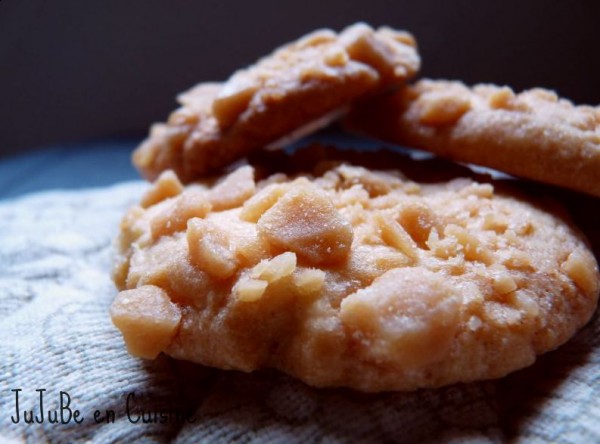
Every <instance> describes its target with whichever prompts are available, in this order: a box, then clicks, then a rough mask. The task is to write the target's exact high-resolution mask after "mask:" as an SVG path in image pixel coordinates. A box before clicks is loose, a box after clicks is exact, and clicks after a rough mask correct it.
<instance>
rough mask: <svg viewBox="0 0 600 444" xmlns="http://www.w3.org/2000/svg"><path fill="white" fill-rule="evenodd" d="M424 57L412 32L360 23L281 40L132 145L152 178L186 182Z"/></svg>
mask: <svg viewBox="0 0 600 444" xmlns="http://www.w3.org/2000/svg"><path fill="white" fill-rule="evenodd" d="M419 65H420V59H419V55H418V53H417V50H416V43H415V41H414V39H413V37H412V36H411V35H410V34H408V33H406V32H401V31H395V30H393V29H390V28H385V27H383V28H379V29H377V30H374V29H372V28H371V27H369V26H368V25H366V24H363V23H358V24H355V25H352V26H350V27H348V28H346V29H344V30H343V31H342V32H340V33H335V32H334V31H331V30H328V29H324V30H318V31H315V32H312V33H310V34H308V35H306V36H304V37H302V38H300V39H299V40H297V41H295V42H293V43H290V44H287V45H285V46H282V47H281V48H279V49H277V50H276V51H275V52H274V53H273V54H271V55H269V56H267V57H264V58H262V59H260V60H259V61H258V62H256V63H255V64H254V65H252V66H250V67H248V68H246V69H243V70H240V71H237V72H236V73H234V74H233V75H232V76H231V77H230V78H229V80H227V81H226V82H225V83H203V84H200V85H198V86H196V87H194V88H192V89H191V90H190V91H187V92H185V93H183V94H181V95H180V96H179V97H178V101H179V103H180V104H181V105H182V106H181V107H180V108H179V109H177V110H175V111H174V112H173V113H172V114H171V115H170V117H169V119H168V121H167V122H166V123H161V124H156V125H154V126H153V127H152V129H151V131H150V136H149V137H148V139H147V140H145V141H144V142H143V143H142V144H141V145H140V147H139V148H138V149H137V150H136V151H135V152H134V155H133V162H134V164H135V166H136V167H137V168H138V169H139V170H140V172H141V173H142V174H143V175H144V176H145V177H146V178H147V179H150V180H154V179H155V178H156V177H157V176H158V175H159V174H160V173H161V172H162V171H164V170H167V169H172V170H174V171H175V172H176V173H177V174H178V176H179V178H180V179H181V180H182V181H184V182H189V181H191V180H193V179H195V178H197V177H200V176H203V175H205V174H206V173H208V172H210V171H214V170H218V169H219V168H222V167H224V166H225V165H228V164H229V163H230V162H232V161H234V160H236V159H238V158H240V157H243V156H245V155H247V154H248V153H250V152H251V151H253V150H256V149H258V148H263V147H265V146H267V145H270V144H278V141H279V140H280V139H284V140H285V139H287V138H289V137H290V135H291V136H295V137H298V135H301V134H303V133H304V132H307V131H314V129H315V128H318V127H321V126H325V125H327V124H328V123H329V122H331V121H332V120H334V119H335V118H336V117H338V116H339V114H340V112H341V111H343V110H344V109H345V108H346V107H347V106H349V105H350V103H352V102H353V101H355V100H356V99H358V98H361V97H364V96H367V95H370V94H373V93H376V92H379V91H383V90H387V89H390V88H394V87H397V86H399V85H402V84H403V83H404V81H405V80H407V79H408V78H411V77H412V76H414V74H415V73H416V71H417V70H418V68H419Z"/></svg>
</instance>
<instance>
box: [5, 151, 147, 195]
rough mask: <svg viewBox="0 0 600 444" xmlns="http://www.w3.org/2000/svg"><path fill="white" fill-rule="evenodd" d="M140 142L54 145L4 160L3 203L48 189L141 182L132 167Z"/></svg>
mask: <svg viewBox="0 0 600 444" xmlns="http://www.w3.org/2000/svg"><path fill="white" fill-rule="evenodd" d="M138 143H139V141H137V140H118V141H114V140H113V141H103V142H88V143H83V144H78V145H61V146H51V147H48V148H43V149H38V150H35V151H33V152H29V153H26V154H22V155H17V156H12V157H6V158H1V159H0V200H5V199H8V198H12V197H16V196H20V195H23V194H27V193H31V192H34V191H42V190H47V189H79V188H90V187H102V186H106V185H111V184H114V183H117V182H123V181H127V180H135V179H139V178H140V175H139V174H138V173H137V171H136V170H135V168H133V166H132V164H131V152H132V150H133V149H134V148H135V147H136V145H137V144H138Z"/></svg>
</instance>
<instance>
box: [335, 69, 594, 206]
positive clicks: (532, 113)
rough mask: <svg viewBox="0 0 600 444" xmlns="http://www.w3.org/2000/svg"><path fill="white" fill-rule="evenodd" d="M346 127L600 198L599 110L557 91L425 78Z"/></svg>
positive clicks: (366, 108)
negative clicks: (520, 91)
mask: <svg viewBox="0 0 600 444" xmlns="http://www.w3.org/2000/svg"><path fill="white" fill-rule="evenodd" d="M346 123H347V126H348V127H349V128H351V129H353V130H358V131H359V132H362V133H366V134H369V135H372V136H375V137H378V138H382V139H385V140H387V141H391V142H394V143H398V144H402V145H407V146H414V147H417V148H422V149H425V150H428V151H432V152H434V153H436V154H439V155H441V156H444V157H447V158H451V159H453V160H457V161H460V162H469V163H474V164H477V165H482V166H487V167H491V168H495V169H498V170H500V171H504V172H507V173H510V174H514V175H517V176H522V177H526V178H529V179H534V180H538V181H541V182H546V183H550V184H554V185H559V186H563V187H566V188H571V189H574V190H578V191H583V192H585V193H588V194H592V195H595V196H600V180H598V178H599V177H600V108H599V107H596V108H594V107H590V106H574V105H573V104H572V103H571V102H569V101H568V100H565V99H560V98H558V97H557V96H556V94H555V93H554V92H552V91H548V90H544V89H539V88H537V89H531V90H528V91H524V92H522V93H519V94H515V93H514V92H513V91H512V90H511V89H510V88H507V87H499V86H494V85H476V86H474V87H468V86H466V85H464V84H463V83H461V82H451V81H442V80H421V81H419V82H417V83H416V84H415V85H413V86H410V87H408V88H406V89H405V90H403V91H401V92H398V93H397V94H395V95H393V96H387V97H381V98H376V99H374V100H373V101H371V102H370V103H368V104H364V105H363V106H360V107H357V108H356V109H355V110H354V111H353V112H352V113H351V115H350V116H349V117H348V119H347V121H346Z"/></svg>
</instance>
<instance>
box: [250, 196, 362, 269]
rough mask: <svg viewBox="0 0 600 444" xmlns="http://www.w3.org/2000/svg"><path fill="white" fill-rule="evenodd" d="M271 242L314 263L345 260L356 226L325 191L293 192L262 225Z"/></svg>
mask: <svg viewBox="0 0 600 444" xmlns="http://www.w3.org/2000/svg"><path fill="white" fill-rule="evenodd" d="M257 228H258V232H259V233H260V234H261V235H262V236H264V237H265V238H266V239H267V240H268V242H270V243H271V244H273V245H275V246H276V247H279V248H282V249H284V250H288V251H293V252H295V253H296V254H298V255H299V256H302V257H303V258H304V259H306V260H308V261H309V262H311V263H315V264H322V263H335V262H339V261H341V260H343V259H345V258H346V257H347V256H348V253H349V251H350V246H351V244H352V237H353V231H352V226H351V225H350V224H349V223H348V222H347V221H346V220H345V219H344V218H343V217H342V216H341V215H340V214H339V212H338V211H337V210H336V208H335V207H334V205H333V203H332V201H331V199H330V198H329V197H328V196H327V194H325V193H324V192H323V191H320V190H317V189H316V188H312V187H308V186H306V187H302V188H299V189H295V190H292V191H290V192H288V193H287V194H286V195H285V196H283V197H282V198H281V199H279V201H278V202H277V203H276V204H275V205H273V207H271V208H270V209H269V210H268V211H267V212H266V213H265V214H264V215H263V216H262V217H261V218H260V219H259V221H258V224H257Z"/></svg>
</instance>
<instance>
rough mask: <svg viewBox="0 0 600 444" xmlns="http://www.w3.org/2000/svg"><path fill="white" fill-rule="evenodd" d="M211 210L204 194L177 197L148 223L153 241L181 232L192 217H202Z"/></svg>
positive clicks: (192, 193)
mask: <svg viewBox="0 0 600 444" xmlns="http://www.w3.org/2000/svg"><path fill="white" fill-rule="evenodd" d="M210 210H211V204H210V202H208V200H207V199H206V194H205V193H202V192H200V191H188V192H186V193H183V194H182V195H180V196H179V197H177V198H176V199H175V200H174V201H173V202H172V203H171V204H170V205H169V206H168V207H167V208H166V209H165V210H163V211H162V212H160V213H159V214H157V215H156V216H154V218H153V219H152V220H151V221H150V231H151V233H152V238H153V239H158V238H159V237H161V236H167V235H169V234H173V233H175V232H176V231H183V230H185V228H186V226H187V221H188V220H189V219H191V218H192V217H204V216H206V215H207V214H208V212H209V211H210Z"/></svg>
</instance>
